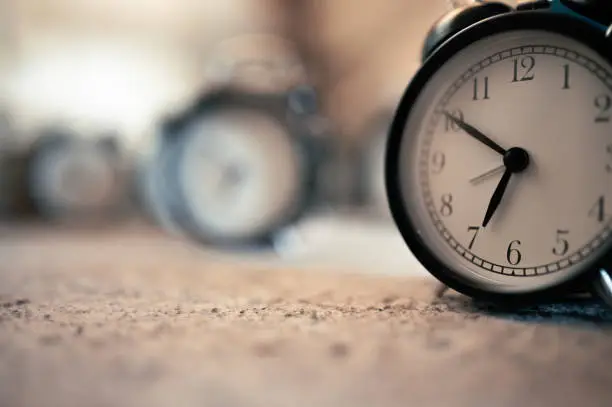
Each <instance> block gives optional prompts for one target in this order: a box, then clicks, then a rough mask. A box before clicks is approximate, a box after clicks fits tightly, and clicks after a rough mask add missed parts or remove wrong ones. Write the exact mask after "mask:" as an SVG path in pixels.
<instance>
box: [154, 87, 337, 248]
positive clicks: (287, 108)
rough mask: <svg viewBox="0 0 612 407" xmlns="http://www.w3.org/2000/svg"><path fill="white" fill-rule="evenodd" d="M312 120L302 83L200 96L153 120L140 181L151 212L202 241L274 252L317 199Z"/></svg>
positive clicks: (321, 142)
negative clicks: (154, 134) (153, 135)
mask: <svg viewBox="0 0 612 407" xmlns="http://www.w3.org/2000/svg"><path fill="white" fill-rule="evenodd" d="M319 120H320V119H319V117H318V114H317V112H316V102H315V94H314V91H313V90H312V89H311V88H309V87H305V86H300V87H296V88H293V89H291V90H289V91H287V92H285V93H280V94H272V93H270V94H251V93H246V92H241V91H239V90H236V89H231V88H221V89H217V90H215V91H213V92H207V93H205V94H204V95H202V97H201V98H199V99H198V100H197V101H196V102H195V103H194V104H193V105H192V106H191V107H190V108H189V109H187V110H186V111H184V112H182V113H180V114H179V115H177V116H176V117H173V118H171V119H168V120H167V121H166V122H165V123H164V124H163V126H161V130H160V131H159V134H158V140H157V141H156V142H155V144H156V148H155V153H154V154H153V158H152V159H151V160H150V162H149V164H148V166H147V169H146V171H145V174H146V175H145V176H144V177H143V180H145V181H146V184H147V185H145V188H146V190H147V191H148V192H147V194H148V197H149V198H148V199H149V200H151V201H152V202H151V204H150V205H149V206H150V207H151V208H152V213H153V214H154V216H155V217H156V218H157V219H158V221H159V222H160V223H161V224H162V226H164V227H165V228H166V229H169V230H171V231H172V232H175V233H179V234H183V235H186V236H188V237H190V238H192V239H194V240H196V241H198V242H200V243H202V244H203V245H205V246H208V247H215V248H227V249H238V248H241V249H245V250H246V249H258V250H259V249H263V248H274V247H275V246H276V243H277V242H278V239H279V236H282V235H283V232H284V231H286V230H287V229H288V228H291V227H292V226H293V225H294V224H295V223H296V222H297V221H298V220H299V219H301V218H302V217H303V216H304V215H305V214H306V213H308V212H309V211H310V210H313V209H314V208H315V207H316V205H317V203H318V202H321V201H322V195H323V194H324V192H323V191H322V188H320V185H321V182H320V180H321V169H322V166H321V165H320V164H321V161H322V160H323V159H324V157H325V155H326V145H327V143H326V131H327V128H326V126H321V123H318V121H319Z"/></svg>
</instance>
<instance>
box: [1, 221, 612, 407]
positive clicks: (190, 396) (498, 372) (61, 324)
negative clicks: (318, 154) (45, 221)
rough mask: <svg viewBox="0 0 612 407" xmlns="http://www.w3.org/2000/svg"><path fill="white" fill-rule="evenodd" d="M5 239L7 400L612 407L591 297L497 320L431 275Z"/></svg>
mask: <svg viewBox="0 0 612 407" xmlns="http://www.w3.org/2000/svg"><path fill="white" fill-rule="evenodd" d="M1 232H2V233H1V234H0V258H1V259H2V262H0V405H1V406H4V407H13V406H15V407H16V406H19V407H46V406H53V407H55V406H62V407H70V406H75V407H76V406H79V407H83V406H96V407H97V406H120V407H123V406H125V407H128V406H129V407H139V406H143V407H145V406H146V407H157V406H181V407H187V406H227V407H251V406H257V407H259V406H262V407H264V406H265V407H275V406H279V407H281V406H282V407H287V406H296V407H297V406H299V407H301V406H304V407H307V406H308V407H313V406H317V407H327V406H329V407H340V406H350V407H361V406H363V407H372V406H381V407H382V406H456V407H459V406H466V407H467V406H469V407H479V406H482V407H492V406H493V407H496V406H500V407H502V406H508V407H510V406H512V407H516V406H578V405H580V406H612V369H611V366H612V329H611V327H612V324H611V323H612V313H611V312H610V311H608V310H607V309H605V308H604V307H602V306H600V305H598V304H595V303H590V302H588V301H587V302H581V303H571V302H567V303H560V304H553V305H546V306H542V307H538V308H532V309H527V310H522V311H520V312H502V311H500V310H496V309H494V308H490V307H483V306H476V305H474V304H473V303H472V302H471V301H469V300H468V299H466V298H465V297H463V296H460V295H458V294H456V293H453V292H450V293H447V294H445V295H444V296H443V297H441V298H438V297H437V296H436V295H435V287H436V286H435V283H434V282H433V281H432V280H431V279H429V278H427V277H426V276H423V275H420V274H418V273H415V274H411V273H407V274H406V275H405V276H401V275H376V274H371V275H366V274H356V273H351V270H345V269H343V270H338V271H341V272H340V273H333V272H330V270H329V269H328V270H325V271H320V270H308V269H303V268H296V267H293V266H290V265H288V266H286V267H278V266H275V267H266V265H265V262H257V263H253V264H249V262H241V263H231V262H228V261H226V260H225V259H224V260H220V259H218V258H216V257H213V256H211V255H210V254H208V253H207V254H203V253H202V252H201V251H199V250H197V249H196V248H194V247H193V246H191V245H189V244H185V243H184V242H181V241H176V240H171V239H168V238H167V237H164V236H163V235H160V234H159V233H155V232H152V231H148V230H121V231H113V230H106V231H103V232H95V233H94V232H84V231H74V230H73V231H70V230H62V231H58V230H55V231H49V230H39V229H37V228H29V229H26V230H21V229H18V230H14V229H10V228H9V229H2V230H1ZM338 268H341V266H338Z"/></svg>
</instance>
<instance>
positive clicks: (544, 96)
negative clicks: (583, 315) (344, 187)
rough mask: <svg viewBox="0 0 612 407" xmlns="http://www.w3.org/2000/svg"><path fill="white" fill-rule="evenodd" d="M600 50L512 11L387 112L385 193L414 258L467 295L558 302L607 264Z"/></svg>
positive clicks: (585, 29) (456, 46)
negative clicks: (557, 294) (552, 296)
mask: <svg viewBox="0 0 612 407" xmlns="http://www.w3.org/2000/svg"><path fill="white" fill-rule="evenodd" d="M608 50H612V46H610V45H608V44H606V42H605V39H604V34H603V33H601V32H599V31H598V30H596V29H594V28H591V27H589V26H588V25H586V24H584V23H582V22H580V21H577V20H576V19H570V18H567V17H564V16H557V15H550V14H544V13H538V12H516V13H510V14H508V15H502V16H498V17H495V18H492V19H489V20H485V21H483V22H481V23H478V24H476V25H474V26H472V27H470V28H469V29H467V30H464V31H463V32H460V33H459V34H457V35H455V36H454V37H453V38H452V39H451V40H450V41H448V42H447V43H445V44H444V45H442V46H441V48H440V49H438V50H437V51H436V52H435V53H434V54H433V55H432V56H431V57H430V58H429V59H428V60H427V61H426V62H425V64H424V65H423V67H422V69H421V70H420V71H419V72H418V73H417V75H416V76H415V77H414V79H413V81H412V82H411V84H410V85H409V87H408V89H407V91H406V93H405V95H404V97H403V99H402V101H401V104H400V106H399V108H398V110H397V113H396V117H395V120H394V123H393V126H392V130H391V135H390V140H389V143H388V150H387V162H386V185H387V192H388V196H389V200H390V205H391V209H392V213H393V216H394V219H395V221H396V223H397V225H398V227H399V229H400V231H401V233H402V235H403V237H404V239H405V240H406V242H407V244H408V246H409V247H410V248H411V250H412V251H413V253H414V254H415V256H416V257H417V258H418V259H419V260H420V261H421V263H423V264H424V265H425V266H426V267H427V268H428V270H429V271H430V272H432V274H434V275H435V276H436V277H438V278H439V279H440V280H442V281H443V282H444V283H446V284H447V285H449V286H451V287H452V288H454V289H457V290H458V291H462V292H464V293H466V294H468V295H472V296H489V297H490V296H499V297H520V296H525V297H528V296H530V295H536V294H543V293H545V292H546V293H552V292H553V291H554V290H556V289H559V290H561V289H566V288H567V287H568V286H569V285H570V283H571V282H575V280H576V279H579V278H581V277H584V276H585V274H587V273H590V272H592V271H593V270H596V269H597V268H599V267H604V266H606V265H607V262H608V258H609V257H610V256H609V253H610V249H611V246H612V245H611V244H612V237H611V234H610V229H611V220H612V217H611V216H610V215H612V188H611V186H612V63H611V61H612V58H611V57H610V56H611V52H610V51H608Z"/></svg>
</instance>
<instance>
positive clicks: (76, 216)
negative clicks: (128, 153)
mask: <svg viewBox="0 0 612 407" xmlns="http://www.w3.org/2000/svg"><path fill="white" fill-rule="evenodd" d="M126 165H127V164H126V161H125V157H124V156H123V154H122V151H121V145H120V141H119V140H118V138H117V136H116V135H114V134H108V135H104V134H103V135H99V136H93V137H81V136H79V135H77V134H74V133H73V132H72V131H71V130H69V129H67V128H60V127H57V128H52V129H51V128H49V129H45V130H43V131H42V132H41V133H40V135H39V136H38V137H37V139H36V140H35V142H34V143H33V144H32V146H31V154H30V157H29V164H28V189H29V195H30V197H31V200H32V202H33V205H34V207H35V208H36V211H37V212H38V213H39V215H40V216H42V217H43V218H45V219H47V220H51V221H61V222H70V223H79V222H84V223H90V222H104V221H109V220H112V219H116V218H117V217H119V216H121V215H122V213H123V210H124V209H125V205H126V197H127V196H128V193H127V188H128V183H129V182H128V180H129V175H128V173H127V167H126Z"/></svg>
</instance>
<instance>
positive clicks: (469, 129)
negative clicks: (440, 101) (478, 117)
mask: <svg viewBox="0 0 612 407" xmlns="http://www.w3.org/2000/svg"><path fill="white" fill-rule="evenodd" d="M444 115H445V116H446V117H447V118H448V119H449V120H451V121H452V122H453V123H455V124H456V125H457V126H459V128H461V130H463V131H464V132H466V133H467V134H468V135H470V136H472V137H473V138H475V139H476V140H478V141H480V142H481V143H482V144H484V145H485V146H487V147H489V148H490V149H492V150H494V151H496V152H497V153H498V154H501V155H504V154H506V149H505V148H503V147H502V146H500V145H499V144H497V143H496V142H495V141H493V140H491V139H490V138H489V137H487V136H486V135H485V134H484V133H483V132H481V131H480V130H478V129H477V128H475V127H474V126H471V125H469V124H467V123H466V122H464V121H463V120H462V119H460V118H458V117H455V116H453V115H452V114H450V113H449V112H446V111H445V112H444Z"/></svg>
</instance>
